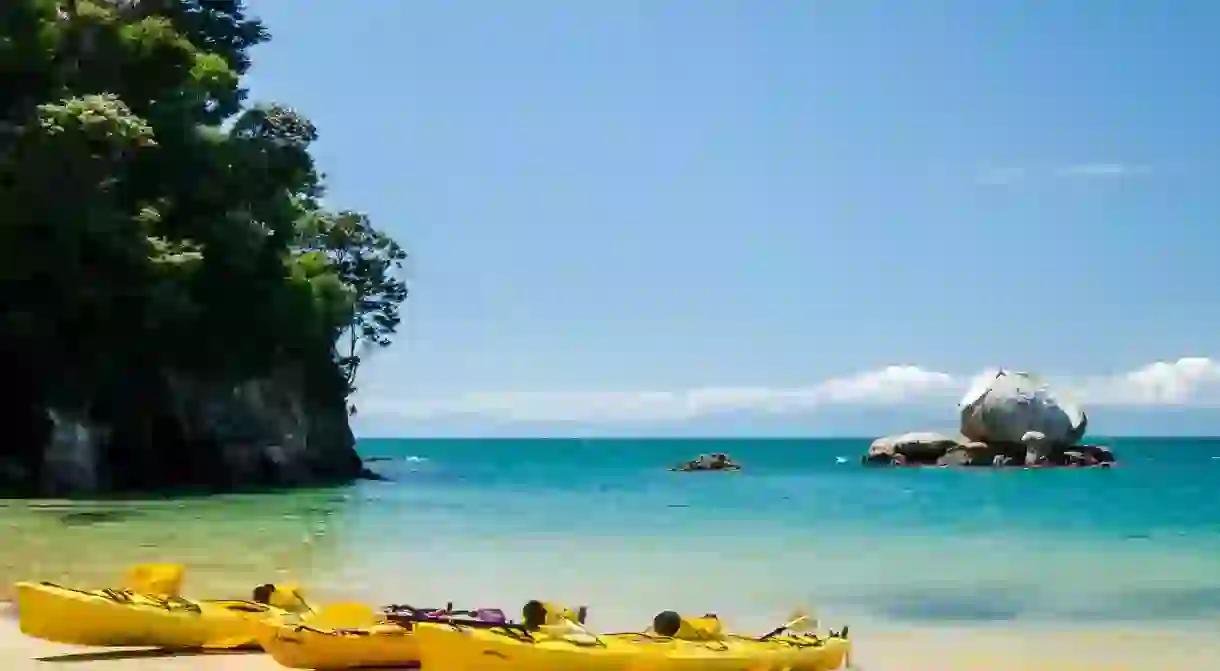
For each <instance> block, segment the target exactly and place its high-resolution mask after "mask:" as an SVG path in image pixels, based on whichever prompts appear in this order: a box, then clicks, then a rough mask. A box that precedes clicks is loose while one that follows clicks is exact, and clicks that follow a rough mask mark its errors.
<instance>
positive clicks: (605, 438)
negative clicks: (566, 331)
mask: <svg viewBox="0 0 1220 671" xmlns="http://www.w3.org/2000/svg"><path fill="white" fill-rule="evenodd" d="M903 433H943V434H945V435H950V436H952V435H956V433H957V432H956V431H931V430H919V429H913V430H911V431H896V432H892V433H888V434H871V435H834V434H810V435H768V434H758V435H747V434H719V435H690V436H671V435H649V434H639V435H633V434H622V435H617V434H616V435H595V436H582V435H567V434H556V435H550V436H547V435H531V434H523V435H512V434H497V435H397V436H395V435H376V436H362V435H357V436H356V440H357V441H365V440H368V441H372V440H405V441H449V442H469V441H480V442H508V441H523V440H528V441H536V442H546V441H582V442H620V441H658V442H660V441H663V442H669V443H674V442H706V441H767V442H799V441H808V440H866V441H873V440H877V439H878V438H881V437H882V436H886V435H901V434H903ZM1114 440H1141V441H1145V440H1147V441H1156V440H1187V441H1210V440H1220V434H1159V433H1155V434H1154V433H1148V434H1143V433H1124V434H1114V435H1096V436H1091V435H1090V436H1085V438H1084V439H1082V440H1081V444H1088V443H1090V442H1106V441H1114Z"/></svg>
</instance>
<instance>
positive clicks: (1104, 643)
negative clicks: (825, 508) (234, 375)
mask: <svg viewBox="0 0 1220 671" xmlns="http://www.w3.org/2000/svg"><path fill="white" fill-rule="evenodd" d="M853 636H854V638H855V639H856V644H855V647H856V651H857V652H856V654H855V660H854V667H855V668H857V669H861V670H863V671H967V670H975V669H978V670H986V671H1135V670H1136V669H1138V670H1140V671H1205V670H1206V671H1211V670H1220V626H1216V627H1213V628H1211V629H1210V630H1209V629H1205V628H1192V629H1185V630H1178V631H1174V630H1169V629H1166V630H1163V631H1140V630H1137V629H1134V628H1132V629H1113V630H1100V629H1089V630H1081V631H1074V632H1064V631H1053V632H1050V631H1044V632H1039V631H1038V630H1031V629H1021V630H1007V631H1006V630H1000V629H973V628H948V627H946V628H921V629H918V630H906V631H861V632H855V633H854V634H853ZM0 660H2V663H0V668H2V669H4V671H32V670H34V669H39V670H40V671H48V670H49V669H52V668H54V667H55V666H58V665H70V666H68V667H67V668H71V669H74V670H75V671H161V670H164V671H213V670H215V671H222V670H224V671H264V670H266V671H270V670H272V669H280V668H282V667H280V666H278V665H277V664H276V663H275V662H274V661H272V660H271V658H269V657H267V656H265V655H263V654H259V653H242V654H207V655H179V656H166V655H165V654H164V653H157V652H153V651H140V650H98V649H87V648H79V647H74V646H66V645H57V644H53V643H46V642H43V641H38V640H34V639H31V638H28V637H26V636H24V635H22V634H21V632H20V631H19V629H18V627H17V620H16V618H15V617H14V614H13V613H11V612H10V613H8V614H5V615H3V616H0Z"/></svg>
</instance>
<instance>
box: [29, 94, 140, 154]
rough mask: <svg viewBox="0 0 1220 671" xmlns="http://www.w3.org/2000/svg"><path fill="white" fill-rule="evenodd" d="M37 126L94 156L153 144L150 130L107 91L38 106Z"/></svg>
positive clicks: (52, 136)
mask: <svg viewBox="0 0 1220 671" xmlns="http://www.w3.org/2000/svg"><path fill="white" fill-rule="evenodd" d="M38 129H39V130H40V131H41V132H42V134H43V135H44V136H46V137H47V138H48V139H55V140H58V141H60V142H63V143H66V144H70V145H75V146H76V147H77V148H79V149H81V150H82V151H84V152H86V153H87V154H89V155H90V156H91V157H93V158H110V157H114V156H116V155H122V154H127V153H129V152H131V151H133V150H135V149H137V148H140V147H152V146H155V145H156V144H157V143H156V141H155V140H154V139H153V129H152V127H150V126H149V125H148V124H147V123H145V122H144V120H143V119H141V118H139V117H137V116H135V115H134V114H132V113H131V110H130V109H129V108H128V107H127V104H126V103H124V102H123V101H122V100H119V98H118V96H116V95H114V94H110V93H103V94H101V95H86V96H81V97H79V98H69V99H67V100H64V101H61V102H58V103H45V104H42V105H39V106H38Z"/></svg>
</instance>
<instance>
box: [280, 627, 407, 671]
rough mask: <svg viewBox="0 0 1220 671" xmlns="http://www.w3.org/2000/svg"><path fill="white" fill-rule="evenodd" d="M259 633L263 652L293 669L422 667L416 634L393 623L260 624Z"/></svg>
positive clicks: (323, 670)
mask: <svg viewBox="0 0 1220 671" xmlns="http://www.w3.org/2000/svg"><path fill="white" fill-rule="evenodd" d="M258 632H259V633H258V643H259V645H260V646H262V648H263V650H266V651H267V654H269V655H271V658H272V659H274V660H275V661H276V662H278V663H279V664H280V666H286V667H288V668H290V669H318V670H319V671H337V670H338V669H355V668H362V667H374V668H393V667H399V666H418V664H419V645H418V643H417V642H416V638H415V636H414V635H413V633H412V632H411V631H410V630H409V629H407V628H405V627H402V626H399V625H397V624H393V623H390V622H385V623H381V624H375V625H371V626H366V627H360V628H356V629H345V628H330V627H318V626H314V625H312V624H308V625H306V624H299V625H285V624H275V623H272V622H268V623H263V624H260V625H259V626H258Z"/></svg>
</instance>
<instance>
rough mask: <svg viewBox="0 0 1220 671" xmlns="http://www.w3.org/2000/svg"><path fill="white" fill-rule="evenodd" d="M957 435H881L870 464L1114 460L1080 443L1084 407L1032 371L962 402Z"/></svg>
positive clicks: (1007, 376) (1007, 375)
mask: <svg viewBox="0 0 1220 671" xmlns="http://www.w3.org/2000/svg"><path fill="white" fill-rule="evenodd" d="M958 413H959V419H960V429H959V432H958V434H957V435H952V436H951V435H945V434H940V433H931V432H922V433H904V434H899V435H894V436H886V437H883V438H878V439H877V440H875V441H873V443H872V445H870V446H869V449H868V451H867V452H866V453H865V454H864V456H862V457H861V462H862V463H865V464H874V465H877V464H880V465H910V466H932V465H936V466H1042V465H1046V466H1096V465H1109V464H1111V463H1113V462H1114V454H1113V453H1112V452H1111V451H1110V450H1109V449H1108V448H1106V447H1102V446H1100V445H1079V444H1077V443H1078V442H1079V441H1080V440H1081V439H1082V438H1083V437H1084V433H1085V430H1086V428H1087V426H1088V419H1087V417H1086V415H1085V412H1084V410H1083V409H1081V408H1080V407H1079V406H1078V405H1077V404H1076V403H1074V402H1073V401H1071V400H1070V399H1068V398H1066V397H1065V396H1063V395H1062V394H1059V393H1056V392H1054V391H1053V390H1052V389H1050V388H1049V387H1048V386H1047V385H1046V384H1045V383H1043V382H1041V381H1040V380H1038V379H1037V378H1036V377H1034V376H1031V375H1029V374H1027V373H1017V372H1010V371H1004V370H1001V371H1000V372H998V373H997V374H996V375H995V377H993V378H991V379H989V380H986V381H985V382H983V383H982V384H979V385H977V386H976V387H975V388H974V389H971V390H970V391H969V392H968V393H967V394H966V396H965V397H964V398H963V399H962V401H961V402H960V403H959V405H958Z"/></svg>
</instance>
